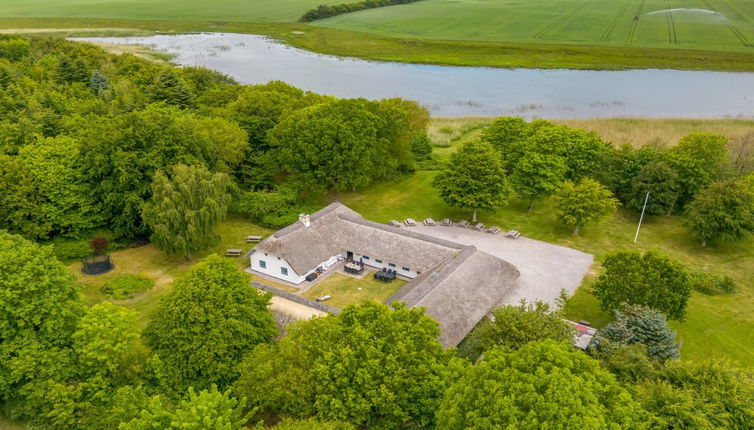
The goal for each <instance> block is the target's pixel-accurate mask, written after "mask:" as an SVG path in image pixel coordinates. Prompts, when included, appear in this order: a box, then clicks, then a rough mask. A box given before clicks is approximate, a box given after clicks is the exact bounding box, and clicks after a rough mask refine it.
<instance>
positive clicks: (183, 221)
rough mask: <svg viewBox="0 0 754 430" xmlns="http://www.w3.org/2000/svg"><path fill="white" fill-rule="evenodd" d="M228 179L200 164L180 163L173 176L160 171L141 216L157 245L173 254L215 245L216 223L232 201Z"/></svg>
mask: <svg viewBox="0 0 754 430" xmlns="http://www.w3.org/2000/svg"><path fill="white" fill-rule="evenodd" d="M228 184H229V180H228V177H227V176H226V175H225V174H222V173H215V174H212V173H210V172H209V171H207V169H205V168H204V167H201V166H185V165H182V164H179V165H177V166H175V168H174V169H173V175H172V177H171V178H168V177H167V176H165V175H164V174H163V173H162V172H157V174H156V175H155V177H154V183H153V184H152V198H151V199H150V201H149V202H148V203H147V204H145V205H144V209H143V210H142V217H143V218H144V222H145V223H146V224H147V226H149V228H150V230H151V231H152V234H151V235H150V239H151V240H152V242H153V243H154V244H155V246H156V247H157V248H159V249H162V250H163V251H165V252H167V253H168V254H171V255H181V256H185V257H186V258H187V259H190V258H191V255H192V253H193V252H196V251H201V250H204V249H207V248H209V247H210V246H213V245H215V244H216V243H217V242H218V241H219V240H220V236H218V235H217V233H215V226H216V225H217V224H218V223H219V222H220V221H222V220H223V218H225V214H226V213H227V210H228V205H229V204H230V195H229V194H228Z"/></svg>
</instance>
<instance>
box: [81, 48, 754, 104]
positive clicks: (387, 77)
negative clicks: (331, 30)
mask: <svg viewBox="0 0 754 430" xmlns="http://www.w3.org/2000/svg"><path fill="white" fill-rule="evenodd" d="M74 40H81V41H91V42H102V43H109V44H127V45H142V46H148V47H150V48H152V49H154V50H156V51H160V52H165V53H169V54H172V55H173V56H174V58H173V62H174V63H176V64H178V65H182V66H203V67H207V68H209V69H212V70H216V71H219V72H222V73H224V74H226V75H228V76H231V77H233V78H234V79H236V80H237V81H238V82H240V83H244V84H259V83H266V82H269V81H271V80H281V81H285V82H288V83H289V84H291V85H294V86H296V87H299V88H302V89H305V90H309V91H315V92H317V93H321V94H329V95H334V96H337V97H366V98H369V99H381V98H388V97H403V98H406V99H411V100H416V101H418V102H420V103H422V104H423V105H425V106H426V107H427V108H429V110H430V111H431V112H432V114H433V115H436V116H470V115H477V116H498V115H517V116H524V117H527V118H596V117H615V116H623V117H627V116H633V117H674V118H681V117H685V118H726V117H733V118H754V73H729V72H704V71H679V70H626V71H589V70H564V69H555V70H545V69H497V68H489V67H453V66H433V65H420V64H402V63H390V62H373V61H365V60H360V59H354V58H342V57H335V56H329V55H320V54H315V53H312V52H308V51H303V50H300V49H295V48H292V47H290V46H287V45H285V44H282V43H279V42H276V41H274V40H271V39H269V38H267V37H264V36H257V35H249V34H234V33H199V34H183V35H156V36H146V37H89V38H76V39H74Z"/></svg>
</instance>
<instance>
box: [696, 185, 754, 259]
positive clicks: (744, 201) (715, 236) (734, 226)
mask: <svg viewBox="0 0 754 430" xmlns="http://www.w3.org/2000/svg"><path fill="white" fill-rule="evenodd" d="M686 226H688V228H689V230H690V231H691V234H693V235H694V237H696V238H697V239H698V240H700V241H701V242H702V246H707V242H708V241H710V240H716V241H720V242H733V241H736V240H741V239H743V238H745V237H747V236H749V235H751V234H752V233H754V188H752V187H750V186H749V185H748V184H747V183H746V182H745V181H743V180H736V181H726V182H716V183H714V184H712V185H711V186H710V187H709V188H707V189H705V190H703V191H701V192H700V193H699V194H697V195H696V198H695V199H694V200H693V201H692V202H691V204H689V205H688V208H687V211H686Z"/></svg>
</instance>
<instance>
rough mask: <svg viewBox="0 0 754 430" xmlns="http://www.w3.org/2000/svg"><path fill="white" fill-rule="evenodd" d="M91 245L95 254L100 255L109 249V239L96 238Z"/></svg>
mask: <svg viewBox="0 0 754 430" xmlns="http://www.w3.org/2000/svg"><path fill="white" fill-rule="evenodd" d="M89 244H90V245H91V247H92V251H94V253H95V254H97V255H100V254H102V253H103V252H105V250H106V249H107V245H108V243H107V239H105V238H104V237H101V236H100V237H95V238H94V239H92V241H91V242H89Z"/></svg>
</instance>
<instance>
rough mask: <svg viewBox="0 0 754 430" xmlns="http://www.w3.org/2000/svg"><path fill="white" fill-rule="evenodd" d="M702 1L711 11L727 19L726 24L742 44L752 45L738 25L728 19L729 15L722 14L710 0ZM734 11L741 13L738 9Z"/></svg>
mask: <svg viewBox="0 0 754 430" xmlns="http://www.w3.org/2000/svg"><path fill="white" fill-rule="evenodd" d="M702 3H704V5H705V6H707V9H709V10H711V11H714V12H715V13H717V14H718V15H719V16H721V17H722V18H723V19H724V20H725V25H726V26H727V27H728V30H730V32H731V33H733V36H734V37H735V38H736V39H738V41H739V42H741V44H743V45H744V46H746V47H749V46H752V44H751V43H750V42H749V40H748V39H747V38H746V36H744V34H743V33H741V30H739V29H738V27H736V26H735V25H733V23H732V22H730V20H729V19H728V17H727V16H725V15H723V14H721V13H720V12H718V11H717V9H715V8H714V7H713V6H712V4H711V3H710V2H709V0H702ZM726 4H728V6H731V5H730V3H728V2H726ZM731 9H733V8H731ZM733 11H734V12H736V13H739V12H738V11H737V10H736V9H733Z"/></svg>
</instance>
